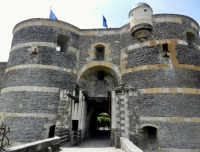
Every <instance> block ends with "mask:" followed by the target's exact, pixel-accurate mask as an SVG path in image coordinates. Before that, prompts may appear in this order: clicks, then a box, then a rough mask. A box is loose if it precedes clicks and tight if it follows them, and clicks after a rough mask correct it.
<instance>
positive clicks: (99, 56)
mask: <svg viewBox="0 0 200 152" xmlns="http://www.w3.org/2000/svg"><path fill="white" fill-rule="evenodd" d="M104 54H105V47H104V46H103V45H97V46H96V47H95V56H96V60H104Z"/></svg>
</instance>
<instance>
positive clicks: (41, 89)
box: [1, 86, 60, 94]
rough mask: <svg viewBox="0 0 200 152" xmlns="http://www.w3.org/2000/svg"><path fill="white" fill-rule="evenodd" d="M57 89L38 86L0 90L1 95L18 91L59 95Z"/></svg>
mask: <svg viewBox="0 0 200 152" xmlns="http://www.w3.org/2000/svg"><path fill="white" fill-rule="evenodd" d="M59 90H60V89H59V88H54V87H38V86H15V87H7V88H3V89H2V90H1V93H2V94H3V93H8V92H19V91H28V92H52V93H59Z"/></svg>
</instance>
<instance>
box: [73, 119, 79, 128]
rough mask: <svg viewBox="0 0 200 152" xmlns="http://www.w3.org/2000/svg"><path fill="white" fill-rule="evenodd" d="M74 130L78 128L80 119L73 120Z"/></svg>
mask: <svg viewBox="0 0 200 152" xmlns="http://www.w3.org/2000/svg"><path fill="white" fill-rule="evenodd" d="M72 130H73V131H77V130H78V120H72Z"/></svg>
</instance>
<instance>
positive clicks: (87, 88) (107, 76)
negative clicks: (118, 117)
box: [78, 65, 121, 137]
mask: <svg viewBox="0 0 200 152" xmlns="http://www.w3.org/2000/svg"><path fill="white" fill-rule="evenodd" d="M115 69H117V68H116V67H115ZM120 80H121V78H120V77H119V72H118V73H117V72H116V70H113V69H112V68H110V67H108V66H103V65H96V66H93V67H90V68H88V69H86V70H85V71H84V72H83V73H82V75H81V76H80V78H79V80H78V84H79V85H80V86H81V88H82V89H83V90H84V91H83V95H84V96H85V100H86V102H87V112H86V113H87V116H86V118H87V121H86V137H94V136H99V135H100V134H101V135H102V133H101V132H102V131H101V130H99V129H98V127H97V117H98V115H99V114H101V113H106V114H108V116H109V118H110V114H111V93H110V91H111V90H113V89H114V88H115V87H117V86H118V85H119V83H120ZM111 121H112V120H111ZM109 125H110V124H109ZM105 132H109V130H108V131H104V133H105ZM105 134H106V133H105ZM108 135H109V134H108Z"/></svg>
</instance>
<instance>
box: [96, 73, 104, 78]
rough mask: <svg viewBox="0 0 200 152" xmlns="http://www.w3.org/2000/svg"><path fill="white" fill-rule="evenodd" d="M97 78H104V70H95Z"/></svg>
mask: <svg viewBox="0 0 200 152" xmlns="http://www.w3.org/2000/svg"><path fill="white" fill-rule="evenodd" d="M97 79H98V80H104V71H98V72H97Z"/></svg>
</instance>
